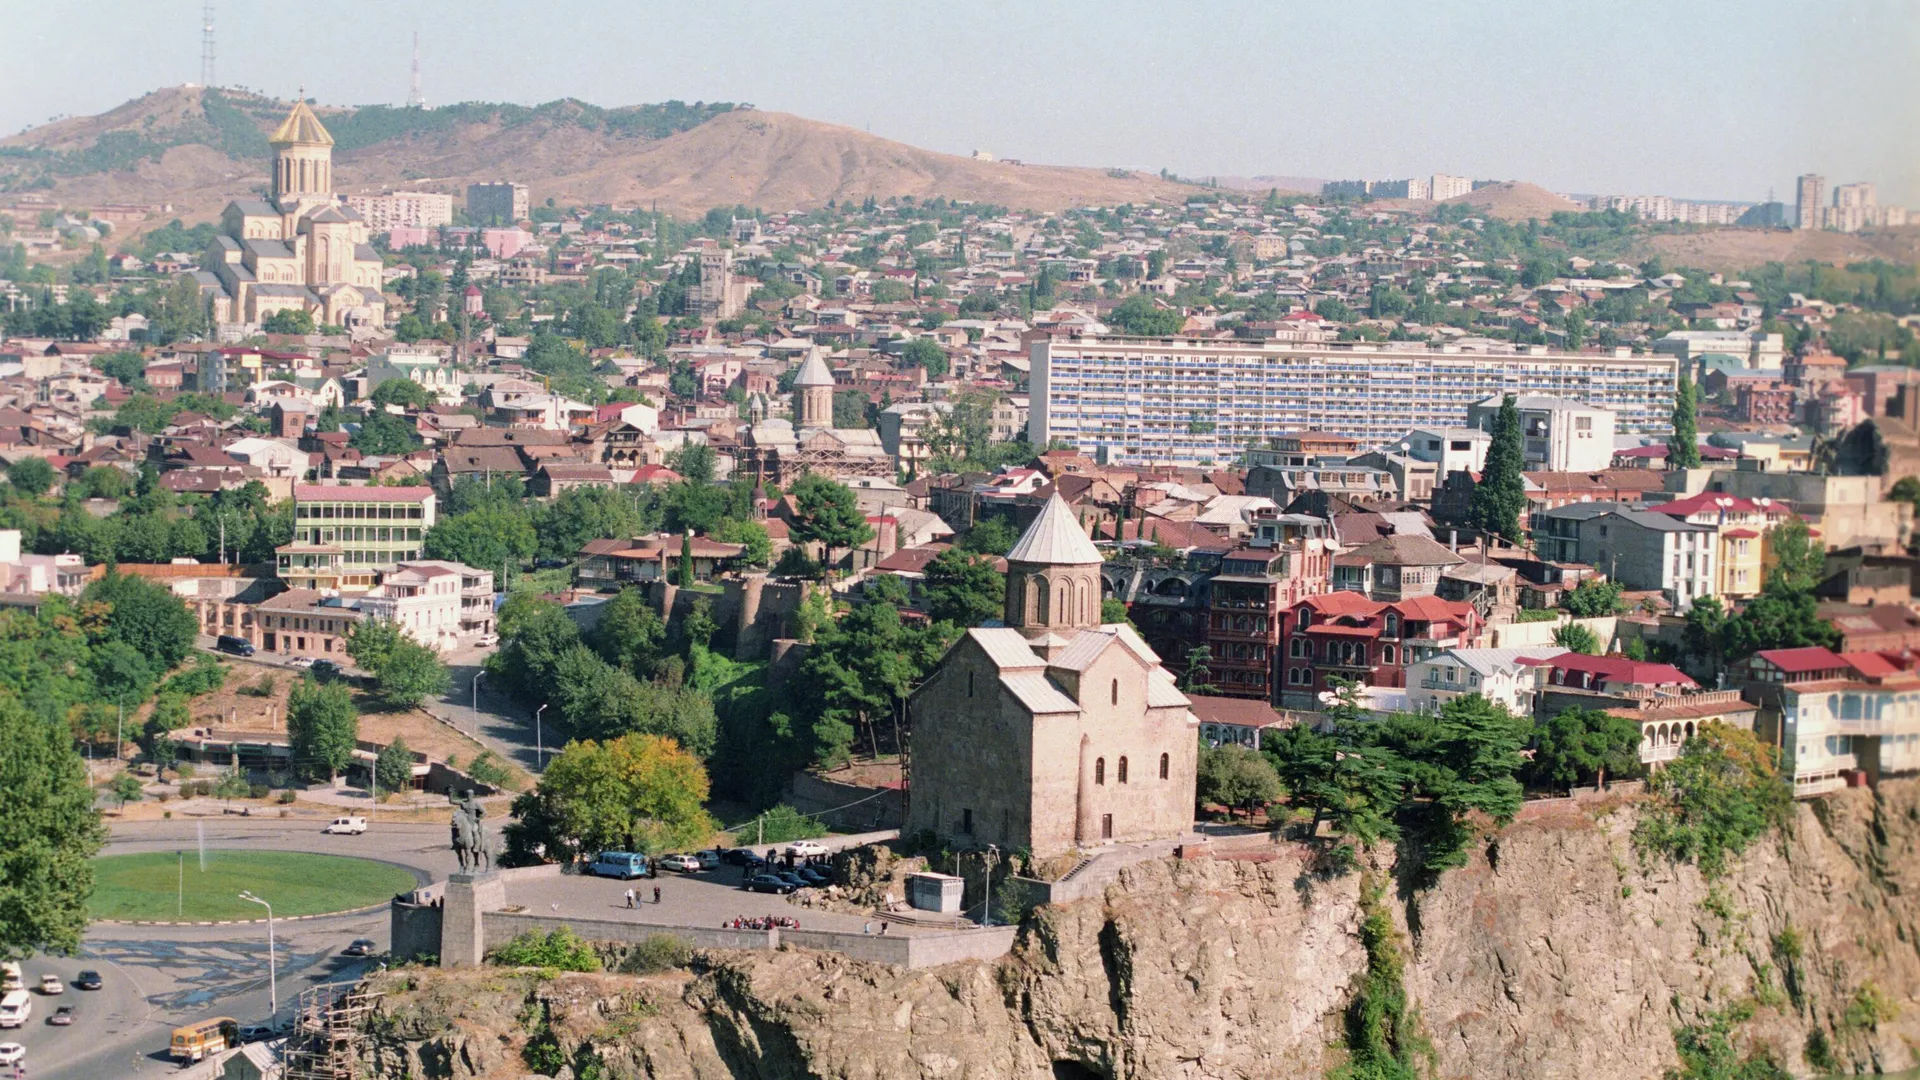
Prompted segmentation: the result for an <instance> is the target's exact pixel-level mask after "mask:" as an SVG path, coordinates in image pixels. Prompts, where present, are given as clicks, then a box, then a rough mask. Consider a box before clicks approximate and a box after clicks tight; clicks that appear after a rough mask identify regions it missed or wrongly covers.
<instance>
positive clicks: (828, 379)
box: [793, 349, 833, 388]
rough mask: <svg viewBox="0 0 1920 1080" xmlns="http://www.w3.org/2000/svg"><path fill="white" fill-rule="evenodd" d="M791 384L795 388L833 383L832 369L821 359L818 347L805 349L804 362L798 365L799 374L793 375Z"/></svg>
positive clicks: (830, 384)
mask: <svg viewBox="0 0 1920 1080" xmlns="http://www.w3.org/2000/svg"><path fill="white" fill-rule="evenodd" d="M793 385H794V386H795V387H796V388H798V387H802V386H832V385H833V369H832V368H830V367H828V366H827V362H826V361H825V360H823V359H821V357H820V350H819V349H808V350H807V359H806V362H805V363H803V364H801V365H800V374H798V375H795V376H794V377H793Z"/></svg>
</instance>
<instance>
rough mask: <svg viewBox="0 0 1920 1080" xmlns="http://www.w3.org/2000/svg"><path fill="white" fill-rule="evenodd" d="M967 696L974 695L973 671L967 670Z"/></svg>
mask: <svg viewBox="0 0 1920 1080" xmlns="http://www.w3.org/2000/svg"><path fill="white" fill-rule="evenodd" d="M967 696H968V697H972V696H973V672H971V671H969V672H967Z"/></svg>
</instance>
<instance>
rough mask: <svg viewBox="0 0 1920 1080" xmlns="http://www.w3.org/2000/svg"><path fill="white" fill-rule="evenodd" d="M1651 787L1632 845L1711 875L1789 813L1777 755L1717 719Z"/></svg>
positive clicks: (1789, 796) (1788, 792) (1788, 786)
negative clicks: (1645, 809)
mask: <svg viewBox="0 0 1920 1080" xmlns="http://www.w3.org/2000/svg"><path fill="white" fill-rule="evenodd" d="M1650 787H1651V793H1652V795H1653V799H1652V800H1651V801H1650V803H1649V805H1648V808H1647V812H1646V813H1644V814H1643V815H1642V816H1641V819H1640V823H1639V824H1638V825H1637V826H1635V828H1634V831H1633V839H1634V844H1635V846H1636V847H1638V848H1639V849H1640V850H1641V851H1643V852H1658V853H1661V854H1664V855H1666V856H1667V857H1668V858H1670V859H1673V860H1674V861H1676V862H1693V863H1695V864H1697V865H1698V866H1699V867H1700V872H1701V873H1702V874H1703V875H1705V876H1707V877H1709V878H1714V877H1718V876H1720V875H1721V874H1722V873H1724V872H1725V871H1726V870H1727V867H1728V862H1729V860H1730V859H1731V858H1733V857H1734V856H1736V855H1738V854H1740V853H1741V852H1742V851H1744V850H1746V847H1747V845H1748V844H1750V843H1752V842H1753V841H1754V840H1756V839H1758V838H1759V837H1761V836H1763V835H1765V834H1766V833H1767V832H1769V831H1771V830H1773V829H1777V828H1781V827H1783V826H1785V825H1786V824H1787V823H1788V822H1789V821H1790V820H1791V819H1792V816H1793V784H1792V782H1791V780H1790V779H1789V778H1788V777H1787V776H1786V775H1785V774H1783V773H1782V772H1781V771H1780V768H1779V753H1778V752H1777V751H1776V750H1775V749H1774V748H1773V747H1771V746H1768V745H1767V744H1766V743H1764V742H1762V741H1761V740H1760V739H1759V737H1758V736H1756V735H1754V734H1753V732H1751V731H1743V730H1741V729H1739V728H1735V727H1732V726H1730V725H1727V724H1723V723H1720V722H1718V721H1709V722H1708V723H1706V724H1703V725H1702V726H1701V727H1700V729H1699V731H1698V732H1697V733H1696V734H1695V735H1694V737H1693V738H1691V739H1688V740H1687V741H1686V744H1685V745H1683V746H1682V747H1681V749H1680V755H1679V756H1678V757H1676V758H1675V759H1674V760H1673V761H1671V762H1669V763H1668V764H1667V766H1666V767H1665V768H1663V769H1661V770H1659V771H1658V772H1656V773H1654V774H1653V779H1652V781H1651V784H1650Z"/></svg>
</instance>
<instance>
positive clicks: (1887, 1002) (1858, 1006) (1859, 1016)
mask: <svg viewBox="0 0 1920 1080" xmlns="http://www.w3.org/2000/svg"><path fill="white" fill-rule="evenodd" d="M1899 1013H1900V1009H1899V1007H1898V1006H1897V1005H1895V1004H1894V1003H1893V999H1891V998H1889V997H1887V995H1886V994H1884V993H1881V991H1880V988H1879V987H1878V986H1875V985H1874V984H1873V983H1870V982H1869V983H1862V984H1861V986H1860V988H1859V989H1858V990H1855V991H1854V992H1853V999H1852V1000H1851V1001H1848V1002H1847V1008H1846V1011H1844V1012H1842V1013H1841V1014H1840V1027H1841V1029H1842V1030H1844V1031H1870V1030H1872V1029H1874V1028H1877V1027H1879V1026H1880V1025H1881V1024H1884V1023H1886V1022H1887V1021H1889V1020H1891V1019H1893V1018H1894V1017H1895V1016H1897V1015H1899Z"/></svg>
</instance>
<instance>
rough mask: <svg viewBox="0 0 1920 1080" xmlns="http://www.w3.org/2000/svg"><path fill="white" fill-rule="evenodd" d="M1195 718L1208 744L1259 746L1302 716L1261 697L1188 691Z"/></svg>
mask: <svg viewBox="0 0 1920 1080" xmlns="http://www.w3.org/2000/svg"><path fill="white" fill-rule="evenodd" d="M1187 700H1188V701H1190V702H1192V703H1193V716H1194V719H1196V720H1198V721H1199V722H1200V737H1201V738H1202V739H1205V740H1206V741H1207V745H1209V746H1244V747H1246V748H1247V749H1249V750H1258V749H1260V746H1261V743H1262V741H1263V740H1264V739H1266V738H1270V737H1272V736H1273V735H1277V734H1279V733H1280V732H1282V731H1285V730H1286V729H1288V728H1290V727H1292V726H1293V725H1294V724H1295V723H1297V722H1299V721H1300V719H1301V717H1299V716H1296V715H1294V714H1290V713H1283V712H1280V711H1279V710H1277V709H1275V708H1274V707H1273V706H1271V705H1269V704H1267V703H1266V702H1264V701H1250V700H1248V699H1246V698H1237V697H1215V696H1213V695H1210V694H1188V695H1187Z"/></svg>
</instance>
